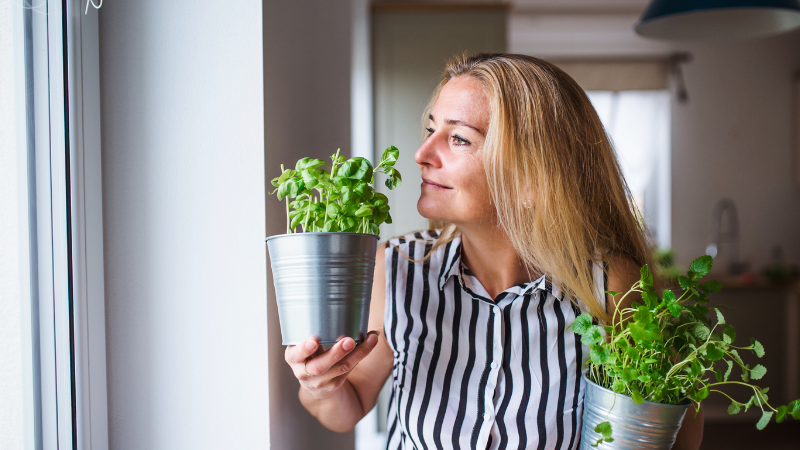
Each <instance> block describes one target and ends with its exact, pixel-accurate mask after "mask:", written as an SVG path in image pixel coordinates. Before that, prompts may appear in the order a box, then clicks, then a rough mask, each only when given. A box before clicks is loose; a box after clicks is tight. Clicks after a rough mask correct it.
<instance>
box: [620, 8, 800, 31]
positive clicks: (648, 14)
mask: <svg viewBox="0 0 800 450" xmlns="http://www.w3.org/2000/svg"><path fill="white" fill-rule="evenodd" d="M799 26H800V1H798V0H653V2H652V3H651V4H650V6H649V7H648V8H647V10H646V11H645V12H644V15H643V16H642V18H641V20H639V22H638V23H637V24H636V25H635V26H634V29H635V30H636V33H638V34H640V35H642V36H646V37H652V38H656V39H668V40H678V41H703V40H722V39H736V38H751V37H759V36H766V35H769V34H775V33H780V32H783V31H788V30H791V29H792V28H796V27H799Z"/></svg>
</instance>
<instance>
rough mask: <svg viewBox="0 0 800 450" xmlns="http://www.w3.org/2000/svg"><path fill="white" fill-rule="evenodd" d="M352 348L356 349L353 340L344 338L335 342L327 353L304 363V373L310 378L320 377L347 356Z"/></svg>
mask: <svg viewBox="0 0 800 450" xmlns="http://www.w3.org/2000/svg"><path fill="white" fill-rule="evenodd" d="M354 348H356V341H355V340H353V338H350V337H346V338H344V339H342V340H341V341H339V342H337V343H336V344H335V345H334V346H333V347H331V349H330V350H328V351H327V352H325V353H323V354H321V355H319V356H315V357H314V358H311V359H309V360H308V361H306V363H305V371H306V372H308V374H310V375H311V376H318V375H322V374H323V373H325V372H327V371H328V369H330V368H331V367H332V366H333V365H334V364H336V363H337V362H339V361H341V359H342V358H344V357H345V356H347V354H348V353H350V352H352V351H353V349H354Z"/></svg>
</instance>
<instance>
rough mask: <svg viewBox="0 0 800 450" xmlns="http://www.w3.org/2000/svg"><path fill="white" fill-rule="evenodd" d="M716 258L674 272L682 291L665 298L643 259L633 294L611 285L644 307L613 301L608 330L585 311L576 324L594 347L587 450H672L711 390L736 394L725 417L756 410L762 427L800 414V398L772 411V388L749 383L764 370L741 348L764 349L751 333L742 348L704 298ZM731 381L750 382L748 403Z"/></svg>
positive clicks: (714, 287) (712, 284) (713, 287)
mask: <svg viewBox="0 0 800 450" xmlns="http://www.w3.org/2000/svg"><path fill="white" fill-rule="evenodd" d="M712 262H713V261H712V259H711V257H710V256H701V257H699V258H697V259H695V260H694V261H693V262H692V264H691V265H690V266H689V271H688V272H687V274H686V275H685V276H684V275H681V276H680V277H679V278H678V282H679V284H680V287H681V288H682V289H683V293H682V294H680V295H679V296H678V295H676V294H675V293H674V292H672V291H671V290H669V289H666V290H664V291H663V292H662V293H661V294H659V293H658V292H657V291H656V289H655V287H654V283H653V276H652V274H651V272H650V269H649V268H648V266H647V265H645V266H643V267H642V269H641V277H640V279H639V281H637V282H636V283H635V284H634V285H633V286H632V287H631V289H630V290H629V291H628V292H627V293H625V294H620V293H618V292H611V291H607V293H608V294H609V295H611V296H613V297H614V298H615V299H617V298H618V297H619V296H620V295H621V297H619V300H617V301H616V302H615V304H616V305H624V304H625V299H626V297H628V296H629V295H631V294H632V293H634V292H636V293H639V294H640V295H641V298H642V301H643V302H644V304H641V303H638V302H632V306H631V307H619V306H617V307H615V309H614V313H613V317H612V323H611V324H610V325H608V326H600V325H598V324H596V323H594V322H593V319H592V317H591V316H590V315H588V314H582V315H580V316H578V318H577V319H576V320H575V321H574V322H573V324H572V325H571V326H572V329H573V331H575V333H577V334H579V335H581V341H582V342H583V343H584V344H586V345H588V346H589V348H590V360H589V364H588V366H589V367H588V371H587V372H586V374H585V378H586V395H585V398H584V413H583V432H582V444H581V447H582V448H583V449H588V448H590V447H600V448H620V449H628V448H642V447H646V448H664V449H669V448H671V447H672V444H674V442H675V437H676V435H677V432H678V429H679V428H680V424H681V420H682V419H683V416H684V415H685V413H686V411H687V409H688V407H689V405H690V404H692V403H693V404H694V405H695V409H699V408H700V402H701V401H702V400H703V399H705V398H706V397H708V396H709V394H710V393H712V392H714V393H719V394H721V395H725V396H726V397H728V398H729V399H730V400H731V405H730V407H729V408H728V413H729V414H737V413H739V412H740V411H742V410H744V411H747V410H748V409H749V408H760V409H761V411H762V416H761V420H759V421H758V423H757V425H756V427H757V428H758V429H759V430H760V429H763V428H764V427H765V426H766V425H767V423H769V421H770V420H771V419H772V418H773V417H775V420H776V422H779V423H780V422H782V421H783V420H784V419H785V418H786V416H787V415H791V416H792V417H793V418H794V419H798V420H800V399H798V400H794V401H792V402H791V403H789V404H788V405H783V406H779V407H777V408H775V407H773V406H772V405H770V404H769V402H768V397H767V391H768V388H761V387H758V386H756V385H754V384H751V381H752V380H759V379H761V378H762V377H763V376H764V374H765V373H766V372H767V369H766V368H765V367H764V366H762V365H761V364H757V365H755V366H753V367H750V366H749V365H748V364H745V362H744V361H743V360H742V358H741V356H740V354H739V352H752V353H754V354H755V355H756V356H757V357H759V358H760V357H761V356H763V355H764V347H763V346H762V345H761V344H760V343H759V342H758V341H756V340H755V339H751V340H750V344H749V345H744V346H742V345H736V342H735V341H736V330H735V329H734V327H733V326H732V325H730V324H728V323H726V321H725V317H724V316H723V314H722V311H721V310H720V308H719V307H718V306H712V305H710V304H709V303H708V300H709V294H713V293H716V292H719V291H720V289H721V288H722V286H721V284H720V283H719V282H718V281H713V280H712V281H706V282H704V283H701V282H700V279H701V278H702V277H704V276H705V275H708V273H709V271H710V270H711V265H712ZM730 385H742V386H746V387H747V388H749V389H751V390H752V393H753V394H752V396H751V397H750V398H749V399H748V400H746V401H745V402H744V403H742V402H740V401H738V400H735V399H733V398H732V397H730V396H729V395H728V394H727V393H725V392H724V391H723V390H721V389H723V388H724V387H725V386H730Z"/></svg>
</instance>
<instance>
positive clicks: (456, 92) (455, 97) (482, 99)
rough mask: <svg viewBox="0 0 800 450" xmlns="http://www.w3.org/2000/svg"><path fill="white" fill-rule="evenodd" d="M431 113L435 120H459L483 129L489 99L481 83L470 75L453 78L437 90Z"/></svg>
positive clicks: (486, 121)
mask: <svg viewBox="0 0 800 450" xmlns="http://www.w3.org/2000/svg"><path fill="white" fill-rule="evenodd" d="M432 114H433V116H434V117H435V119H436V120H437V121H439V120H460V121H464V122H468V123H471V124H473V125H475V126H477V127H478V128H481V129H485V128H486V126H487V125H488V124H489V101H488V98H487V96H486V92H485V89H484V87H483V85H482V84H481V83H480V82H479V81H477V80H475V79H473V78H470V77H458V78H453V79H452V80H450V81H448V82H447V83H446V84H445V85H444V86H443V87H442V90H441V92H439V98H438V99H437V100H436V104H435V105H434V107H433V111H432Z"/></svg>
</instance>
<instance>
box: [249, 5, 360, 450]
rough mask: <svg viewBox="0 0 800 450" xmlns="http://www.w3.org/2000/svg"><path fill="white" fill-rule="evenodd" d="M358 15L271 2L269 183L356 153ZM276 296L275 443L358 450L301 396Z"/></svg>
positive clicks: (272, 217) (278, 223)
mask: <svg viewBox="0 0 800 450" xmlns="http://www.w3.org/2000/svg"><path fill="white" fill-rule="evenodd" d="M351 14H352V9H351V5H350V3H349V2H344V1H338V2H331V1H328V0H292V1H280V2H278V1H270V2H264V99H265V100H264V102H265V115H264V129H265V147H266V176H267V182H269V180H271V179H272V178H273V177H275V176H277V175H279V174H280V165H281V164H285V165H288V166H293V165H294V164H295V162H296V161H297V160H298V159H300V158H302V157H304V156H309V157H317V158H326V159H327V158H329V157H330V155H332V154H334V153H336V149H337V148H339V147H341V149H342V152H343V153H344V154H346V155H348V156H349V155H350V143H351V136H350V133H351V109H350V102H351V84H350V82H351V77H350V75H351V67H352V64H351V62H352V61H351V58H352V56H351V55H352V30H351V24H352V16H351ZM365 126H369V125H366V124H365ZM269 188H270V191H271V190H272V188H271V186H269ZM266 211H267V235H273V234H281V233H285V230H286V217H285V216H286V213H285V209H284V205H283V204H282V203H280V202H278V201H277V200H276V199H275V197H274V196H270V197H268V198H267V199H266ZM270 278H271V274H270ZM269 297H270V306H269V320H270V322H269V324H270V333H269V342H270V427H271V430H272V435H271V438H272V446H273V448H275V449H280V450H307V449H312V448H324V449H326V450H337V449H352V448H353V446H354V440H353V433H352V432H350V433H343V434H337V433H333V432H331V431H328V430H326V429H325V428H323V427H322V426H321V425H319V423H318V422H317V421H316V419H314V418H313V417H312V416H311V415H310V414H309V413H308V412H307V411H306V410H305V409H304V408H303V407H302V405H301V404H300V402H299V400H298V399H297V391H298V383H297V380H296V379H295V378H294V375H293V374H292V371H291V369H290V368H289V366H288V365H286V363H285V362H284V359H283V354H284V347H283V346H282V345H281V337H280V326H279V324H278V311H277V307H276V305H275V300H274V299H275V296H274V291H273V290H272V287H271V286H270V290H269Z"/></svg>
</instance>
